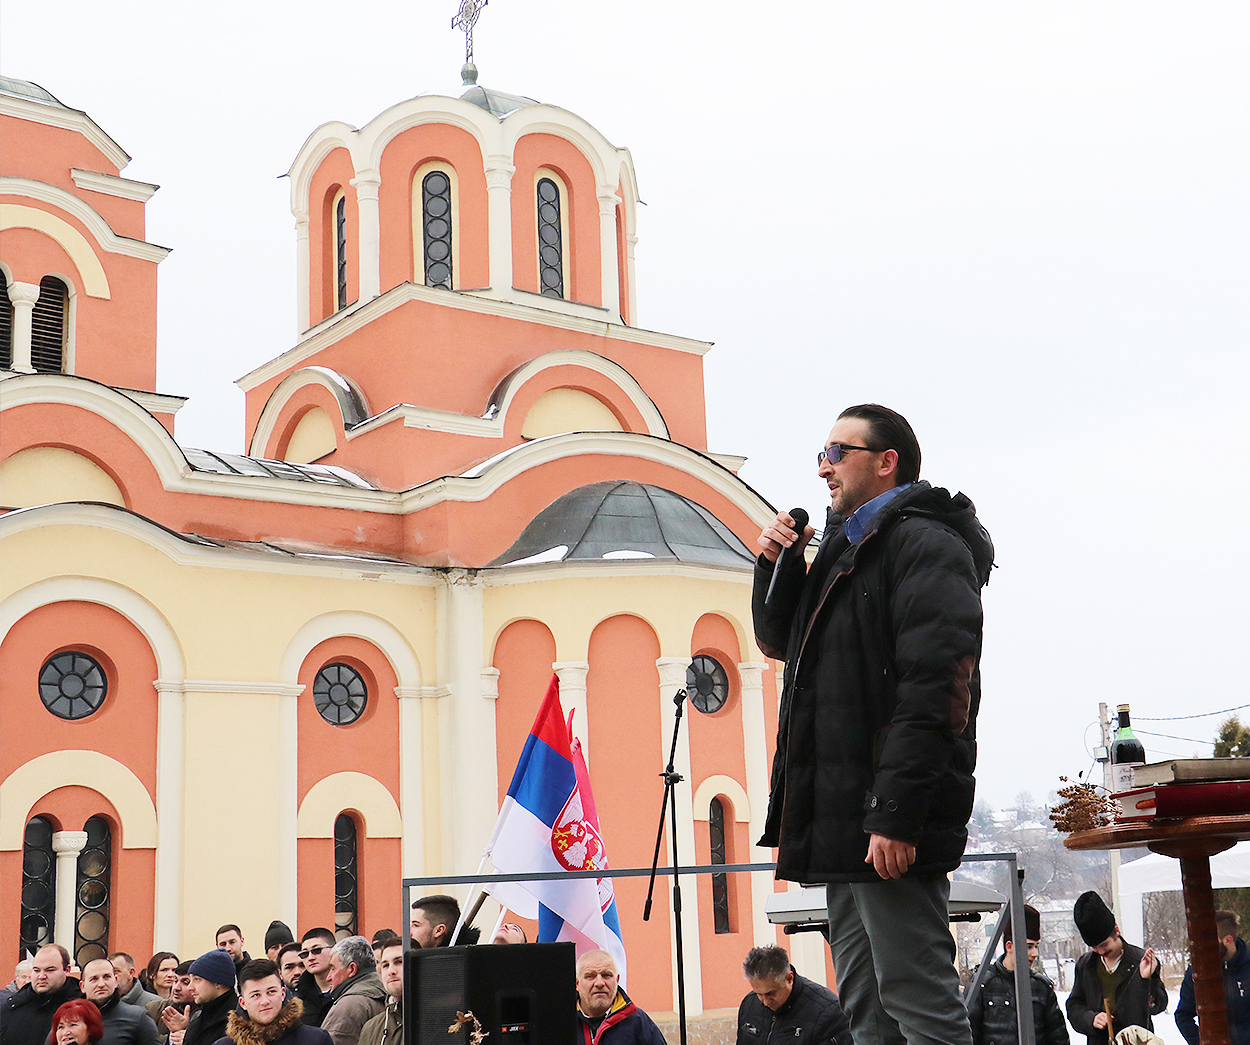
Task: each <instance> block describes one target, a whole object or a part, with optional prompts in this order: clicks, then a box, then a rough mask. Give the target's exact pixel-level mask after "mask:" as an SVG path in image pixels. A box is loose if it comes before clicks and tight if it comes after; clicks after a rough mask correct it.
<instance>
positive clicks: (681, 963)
mask: <svg viewBox="0 0 1250 1045" xmlns="http://www.w3.org/2000/svg"><path fill="white" fill-rule="evenodd" d="M685 702H686V691H685V690H684V689H679V690H678V691H677V692H676V693H675V694H673V703H674V704H675V705H676V706H677V707H676V710H675V711H674V713H673V743H672V746H671V747H670V748H669V751H668V765H667V766H665V767H664V772H663V773H661V774H660V776H662V777H663V778H664V798H663V800H662V801H661V803H660V826H659V828H658V830H657V831H656V833H655V855H654V856H652V858H651V881H650V883H649V884H648V886H647V902H646V904H645V905H644V906H643V909H642V920H643V921H644V922H646V921H650V920H651V898H652V894H653V893H654V892H655V876H656V868H658V867H659V864H660V847H661V846H662V845H663V844H664V813H665V811H666V810H667V811H668V812H669V814H670V815H671V817H672V827H671V828H670V830H669V838H670V839H671V841H672V843H673V927H674V932H675V933H676V941H675V942H676V944H677V947H676V952H675V953H676V957H677V1028H678V1034H679V1036H680V1042H681V1045H686V959H685V948H684V947H683V944H682V935H683V934H682V931H681V929H682V926H681V867H680V865H679V864H678V861H677V785H678V784H680V783H681V782H682V780H684V779H685V778H684V777H683V776H682V775H681V774H680V773H678V772H677V769H676V767H675V763H676V761H677V735H678V733H679V732H680V731H681V714H682V707H683V705H684V704H685Z"/></svg>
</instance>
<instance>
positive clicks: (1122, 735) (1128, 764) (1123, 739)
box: [1111, 704, 1146, 794]
mask: <svg viewBox="0 0 1250 1045" xmlns="http://www.w3.org/2000/svg"><path fill="white" fill-rule="evenodd" d="M1119 713H1120V727H1119V729H1117V730H1116V733H1115V739H1114V740H1112V741H1111V790H1112V792H1113V793H1115V794H1119V793H1120V792H1122V791H1132V790H1133V767H1134V766H1144V765H1145V764H1146V749H1145V748H1144V747H1143V746H1142V742H1141V741H1140V740H1138V739H1137V737H1136V736H1134V735H1133V727H1132V726H1131V725H1129V720H1128V705H1127V704H1121V705H1120V707H1119Z"/></svg>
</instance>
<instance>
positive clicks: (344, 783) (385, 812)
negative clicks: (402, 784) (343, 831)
mask: <svg viewBox="0 0 1250 1045" xmlns="http://www.w3.org/2000/svg"><path fill="white" fill-rule="evenodd" d="M345 809H354V810H355V811H356V812H358V813H359V814H360V815H361V816H362V817H363V818H364V821H365V837H366V838H400V837H402V836H403V833H404V824H403V818H402V817H401V816H400V815H399V806H397V805H396V804H395V799H394V798H393V797H392V796H391V793H390V792H389V791H388V790H387V789H386V785H385V784H383V783H382V782H381V781H380V780H377V779H375V778H374V777H371V776H367V775H366V774H364V773H333V774H331V775H330V776H328V777H322V778H321V779H320V780H318V781H317V782H316V783H315V784H313V786H312V787H310V788H309V789H308V794H306V795H305V796H304V801H302V802H301V803H300V804H299V816H298V818H297V820H296V825H295V826H296V835H297V837H299V838H333V837H334V821H335V819H336V818H337V817H338V815H339V814H340V813H342V812H343V811H344V810H345Z"/></svg>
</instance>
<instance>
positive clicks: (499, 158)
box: [486, 154, 516, 297]
mask: <svg viewBox="0 0 1250 1045" xmlns="http://www.w3.org/2000/svg"><path fill="white" fill-rule="evenodd" d="M515 173H516V167H514V166H513V165H512V158H511V157H510V156H507V155H502V154H494V155H491V156H488V157H487V158H486V195H487V208H488V209H487V234H488V237H489V238H488V245H489V251H490V289H491V290H493V291H494V292H495V293H496V294H498V295H501V296H504V297H508V296H510V295H511V294H512V175H514V174H515Z"/></svg>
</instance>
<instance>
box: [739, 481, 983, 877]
mask: <svg viewBox="0 0 1250 1045" xmlns="http://www.w3.org/2000/svg"><path fill="white" fill-rule="evenodd" d="M993 559H994V546H993V544H992V543H991V542H990V538H989V534H987V533H986V532H985V529H984V528H983V527H982V526H981V524H980V523H979V522H977V518H976V509H975V508H974V506H973V504H972V502H971V501H970V500H968V498H967V497H965V496H964V495H963V494H956V495H955V496H954V497H952V496H951V495H950V494H949V493H947V492H946V491H945V490H942V489H936V488H934V487H931V486H930V485H929V484H928V483H926V482H923V481H921V482H917V483H915V484H914V485H913V486H911V487H910V488H909V489H907V490H905V491H904V492H903V493H901V494H899V495H898V496H897V497H895V498H894V500H893V501H891V502H890V503H889V504H887V505H886V506H885V507H884V508H883V509H882V510H881V511H880V512H879V513H878V514H877V516H876V517H875V518H874V519H873V520H872V522H871V523H870V528H869V530H868V532H867V533H866V534H865V536H864V538H863V539H862V540H861V541H860V542H859V543H858V544H856V545H853V546H852V545H851V544H850V542H849V541H848V540H847V538H846V534H845V532H844V528H843V524H842V519H841V518H840V517H839V516H837V515H834V514H832V513H830V517H829V523H828V526H827V527H826V530H825V534H824V537H823V539H822V540H821V545H820V548H819V550H818V551H817V553H816V557H815V559H814V561H813V562H812V565H811V568H810V569H807V568H806V564H805V563H804V561H803V560H802V558H799V559H797V560H795V561H793V562H792V563H791V566H790V568H789V569H788V570H786V571H784V572H783V574H782V576H781V577H780V578H779V579H778V583H777V591H776V592H775V593H774V600H773V604H772V605H771V606H765V604H764V595H765V592H766V591H767V590H768V583H769V580H770V578H771V575H772V570H773V566H772V564H771V563H769V562H768V561H767V560H766V559H764V558H763V556H761V557H760V558H759V560H758V561H757V563H756V569H755V591H754V595H753V599H752V611H753V615H754V619H755V636H756V640H757V641H758V643H759V645H760V648H761V649H762V650H763V651H764V653H765V654H767V655H768V656H770V657H777V658H782V659H784V660H785V662H786V671H785V684H784V688H783V692H782V699H781V712H780V717H779V722H778V730H777V752H776V755H775V757H774V759H773V773H772V794H771V796H770V799H769V807H768V818H767V822H766V824H765V828H764V836H763V838H761V839H760V842H759V843H758V844H760V845H766V846H776V847H777V848H778V854H777V877H778V878H780V879H785V880H789V881H792V882H854V881H876V880H878V876H877V873H876V871H875V870H873V868H872V867H871V866H870V865H866V864H865V863H864V857H865V855H866V854H867V851H868V835H869V833H877V834H881V835H884V836H886V837H887V838H893V839H897V840H899V841H903V842H908V843H910V844H912V845H914V846H915V847H916V861H915V863H914V864H913V865H912V867H911V870H910V872H909V873H911V874H938V873H945V872H947V871H951V870H953V869H954V868H955V867H957V866H958V865H959V861H960V858H961V857H962V856H963V851H964V845H965V843H966V842H967V837H968V836H967V823H968V819H969V817H970V816H971V814H972V798H973V787H974V782H973V777H972V773H973V769H974V767H975V765H976V716H977V710H978V708H979V706H980V701H981V678H980V670H979V666H978V665H979V662H980V658H981V592H980V589H981V587H982V586H983V585H984V584H985V583H986V581H987V580H988V579H989V571H990V567H991V565H992V563H993Z"/></svg>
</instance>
